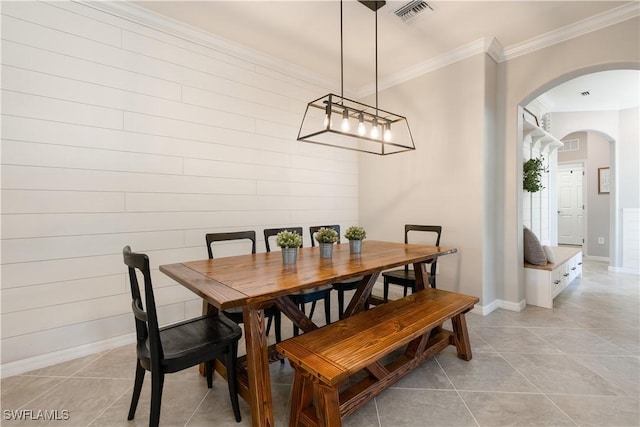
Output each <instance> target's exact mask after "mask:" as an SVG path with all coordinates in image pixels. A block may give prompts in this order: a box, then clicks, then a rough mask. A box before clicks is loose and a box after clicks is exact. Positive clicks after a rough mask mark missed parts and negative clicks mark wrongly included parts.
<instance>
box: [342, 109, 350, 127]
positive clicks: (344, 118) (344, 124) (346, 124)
mask: <svg viewBox="0 0 640 427" xmlns="http://www.w3.org/2000/svg"><path fill="white" fill-rule="evenodd" d="M349 128H350V126H349V111H348V110H347V109H345V110H344V111H343V112H342V131H343V132H348V131H349Z"/></svg>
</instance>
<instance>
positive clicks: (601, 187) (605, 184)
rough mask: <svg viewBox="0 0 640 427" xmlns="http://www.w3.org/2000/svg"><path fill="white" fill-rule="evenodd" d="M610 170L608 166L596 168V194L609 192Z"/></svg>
mask: <svg viewBox="0 0 640 427" xmlns="http://www.w3.org/2000/svg"><path fill="white" fill-rule="evenodd" d="M610 178H611V172H610V170H609V168H608V167H607V168H598V194H609V191H610V188H609V185H610V184H609V183H610Z"/></svg>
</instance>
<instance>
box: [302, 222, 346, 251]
mask: <svg viewBox="0 0 640 427" xmlns="http://www.w3.org/2000/svg"><path fill="white" fill-rule="evenodd" d="M321 228H330V229H332V230H335V232H336V233H338V241H337V242H336V243H338V244H339V243H340V226H339V225H337V224H336V225H314V226H312V227H309V234H310V235H311V246H315V245H316V233H317V232H318V231H320V229H321Z"/></svg>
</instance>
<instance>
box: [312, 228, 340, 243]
mask: <svg viewBox="0 0 640 427" xmlns="http://www.w3.org/2000/svg"><path fill="white" fill-rule="evenodd" d="M316 240H317V241H318V242H319V243H335V242H337V241H338V232H337V231H336V230H334V229H333V228H324V227H322V228H321V229H320V230H318V231H317V232H316Z"/></svg>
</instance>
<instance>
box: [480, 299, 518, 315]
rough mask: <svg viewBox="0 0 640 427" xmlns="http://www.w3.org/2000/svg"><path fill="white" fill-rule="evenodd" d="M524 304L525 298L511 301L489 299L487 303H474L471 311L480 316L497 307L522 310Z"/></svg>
mask: <svg viewBox="0 0 640 427" xmlns="http://www.w3.org/2000/svg"><path fill="white" fill-rule="evenodd" d="M526 306H527V301H526V300H522V301H520V302H511V301H504V300H501V299H496V300H493V301H491V303H489V304H487V305H476V306H475V307H474V308H473V310H471V312H472V313H475V314H480V315H482V316H486V315H487V314H489V313H491V312H493V311H495V310H496V309H498V308H502V309H504V310H509V311H522V310H524V308H525V307H526Z"/></svg>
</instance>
